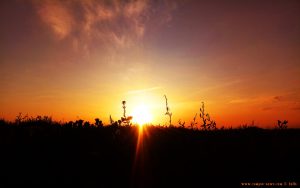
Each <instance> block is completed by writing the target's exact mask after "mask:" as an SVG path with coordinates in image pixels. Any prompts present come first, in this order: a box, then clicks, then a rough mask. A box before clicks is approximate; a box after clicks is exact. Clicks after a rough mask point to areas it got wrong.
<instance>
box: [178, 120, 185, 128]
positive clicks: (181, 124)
mask: <svg viewBox="0 0 300 188" xmlns="http://www.w3.org/2000/svg"><path fill="white" fill-rule="evenodd" d="M178 124H179V126H180V127H182V128H184V125H185V121H184V122H182V121H181V119H179V120H178Z"/></svg>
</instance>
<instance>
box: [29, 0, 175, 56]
mask: <svg viewBox="0 0 300 188" xmlns="http://www.w3.org/2000/svg"><path fill="white" fill-rule="evenodd" d="M33 2H34V5H35V7H36V10H37V13H38V16H39V17H40V19H41V21H42V22H43V23H45V24H46V25H47V26H48V27H49V28H50V29H51V31H52V33H53V34H54V36H55V37H56V38H57V39H58V40H64V39H68V38H69V39H71V40H72V41H73V42H72V44H73V48H74V49H75V50H76V49H77V50H78V48H80V47H81V48H85V49H86V50H87V49H88V48H91V46H95V45H99V44H100V45H102V46H104V47H105V48H113V49H118V48H129V47H132V46H134V45H136V44H137V43H138V42H140V41H141V39H142V38H143V37H144V35H145V33H146V31H147V27H150V26H149V23H150V20H151V19H152V18H153V17H159V18H160V20H163V21H164V23H166V22H169V21H171V19H172V16H171V13H172V11H173V10H175V8H176V3H174V2H173V3H171V1H169V0H160V1H157V2H154V1H150V0H129V1H119V0H111V1H105V0H99V1H96V0H85V1H76V0H69V1H58V0H51V1H50V0H46V1H33ZM162 5H163V6H162Z"/></svg>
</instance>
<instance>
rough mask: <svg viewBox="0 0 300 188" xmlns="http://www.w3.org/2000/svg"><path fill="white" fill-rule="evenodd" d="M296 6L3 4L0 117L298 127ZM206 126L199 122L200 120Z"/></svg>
mask: <svg viewBox="0 0 300 188" xmlns="http://www.w3.org/2000/svg"><path fill="white" fill-rule="evenodd" d="M299 20H300V2H299V1H292V0H291V1H268V0H267V1H258V0H257V1H255V0H254V1H247V2H244V1H243V2H241V1H226V2H225V1H221V0H220V1H217V0H216V1H214V0H212V1H197V0H187V1H171V0H159V1H150V0H137V1H134V0H130V1H126V2H125V1H118V0H112V1H104V0H99V1H94V0H86V1H75V0H70V1H56V0H52V1H50V0H44V1H35V0H31V1H25V0H4V1H1V2H0V24H1V30H0V41H1V42H0V75H1V79H0V84H1V88H0V117H3V118H5V119H8V120H13V119H14V118H15V116H16V115H17V114H18V113H19V112H22V113H23V114H28V115H30V116H36V115H39V114H40V115H51V116H52V117H53V118H54V119H56V120H64V121H68V120H76V119H78V118H82V119H85V120H90V121H93V119H94V118H95V117H99V118H101V119H103V120H104V121H105V122H108V121H109V115H112V117H113V118H114V119H115V120H117V119H118V118H119V117H121V116H122V104H121V102H122V101H123V100H126V101H127V107H128V109H127V112H128V115H130V114H131V112H133V111H134V109H135V108H136V107H137V106H139V105H141V104H143V105H145V106H147V108H148V109H149V111H150V112H151V114H152V116H153V118H154V119H153V123H154V124H167V122H168V117H167V116H165V115H164V114H165V101H164V97H163V96H164V94H166V95H167V96H168V99H169V106H170V108H171V111H172V113H173V123H174V124H177V122H178V120H179V119H181V120H183V121H186V123H187V124H189V123H190V122H191V121H192V119H193V116H194V115H195V113H198V114H199V108H200V105H201V102H202V101H203V102H205V105H206V107H207V108H206V109H207V112H208V113H210V114H211V116H212V118H213V119H215V120H216V122H217V126H222V125H225V126H230V125H232V126H237V125H240V124H246V123H248V124H251V122H252V121H254V122H255V123H256V124H257V125H258V126H262V127H273V126H274V125H276V122H277V120H278V119H280V120H284V119H286V120H288V121H289V124H288V125H289V126H291V127H299V126H300V53H299V51H300V38H299V36H300V25H299ZM198 120H199V119H198Z"/></svg>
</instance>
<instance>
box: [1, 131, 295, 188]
mask: <svg viewBox="0 0 300 188" xmlns="http://www.w3.org/2000/svg"><path fill="white" fill-rule="evenodd" d="M138 135H139V129H138V128H136V127H120V128H117V127H112V126H110V127H104V128H91V127H90V128H70V127H61V126H29V127H28V126H27V127H22V126H5V125H3V126H0V152H1V155H0V173H1V176H0V184H2V185H4V184H40V185H43V186H44V185H65V184H70V185H80V186H82V187H86V186H89V185H97V186H98V187H173V186H174V185H176V187H212V186H218V187H229V186H231V187H232V186H236V187H247V186H242V185H241V183H252V185H253V183H282V184H283V183H290V184H291V185H292V184H294V183H298V185H299V180H300V154H299V153H300V152H299V151H300V130H298V129H288V130H263V129H258V128H248V129H237V130H235V129H233V130H222V131H221V130H220V131H192V130H188V129H180V128H156V127H147V128H145V129H144V131H143V134H142V135H141V134H140V139H139V140H140V142H139V144H138V137H139V136H138ZM137 145H138V146H137ZM137 148H138V149H137ZM279 185H280V184H279ZM294 185H295V184H294ZM0 186H1V185H0ZM250 187H255V186H250ZM265 187H270V186H265ZM271 187H272V186H271ZM273 187H278V186H273Z"/></svg>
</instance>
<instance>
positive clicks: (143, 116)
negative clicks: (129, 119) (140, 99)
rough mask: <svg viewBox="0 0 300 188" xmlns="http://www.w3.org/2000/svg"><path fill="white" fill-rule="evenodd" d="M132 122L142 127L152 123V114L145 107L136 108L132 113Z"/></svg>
mask: <svg viewBox="0 0 300 188" xmlns="http://www.w3.org/2000/svg"><path fill="white" fill-rule="evenodd" d="M132 116H133V122H134V123H137V124H139V125H140V126H143V125H144V124H146V123H150V122H152V114H151V113H150V111H149V109H148V107H147V106H145V105H139V106H136V107H135V108H134V109H133V112H132Z"/></svg>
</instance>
